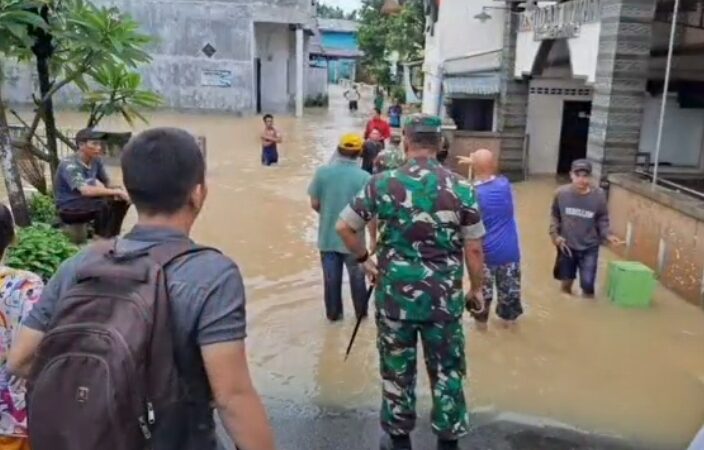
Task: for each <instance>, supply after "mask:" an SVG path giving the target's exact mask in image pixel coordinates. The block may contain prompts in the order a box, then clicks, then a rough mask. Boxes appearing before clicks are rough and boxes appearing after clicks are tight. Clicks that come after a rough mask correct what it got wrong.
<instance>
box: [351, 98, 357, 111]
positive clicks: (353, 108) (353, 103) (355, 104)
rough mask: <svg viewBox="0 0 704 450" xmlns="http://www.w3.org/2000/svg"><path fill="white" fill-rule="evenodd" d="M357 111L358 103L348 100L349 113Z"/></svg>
mask: <svg viewBox="0 0 704 450" xmlns="http://www.w3.org/2000/svg"><path fill="white" fill-rule="evenodd" d="M358 109H359V103H358V102H357V100H350V111H357V110H358Z"/></svg>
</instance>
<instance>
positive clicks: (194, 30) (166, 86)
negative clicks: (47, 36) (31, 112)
mask: <svg viewBox="0 0 704 450" xmlns="http://www.w3.org/2000/svg"><path fill="white" fill-rule="evenodd" d="M93 2H94V3H95V4H96V5H98V6H107V7H109V6H116V7H118V8H119V9H120V10H121V11H123V12H125V13H128V14H130V15H131V16H132V17H133V18H134V19H135V20H137V21H138V22H139V23H140V24H141V26H142V31H143V32H145V33H146V34H148V35H150V36H152V37H153V38H154V39H155V42H154V44H153V45H152V47H151V48H150V49H149V50H150V53H151V55H152V57H153V61H152V62H151V64H149V65H148V66H144V67H141V68H140V72H141V73H142V75H143V78H144V84H145V86H146V87H147V88H149V89H152V90H154V91H155V92H158V93H159V94H161V95H162V96H163V97H164V100H165V106H166V107H169V108H175V109H185V110H211V111H228V112H235V113H243V114H248V113H254V112H286V111H296V112H297V113H299V114H300V113H302V110H303V96H304V89H305V88H304V86H305V79H304V78H305V74H306V71H305V70H304V68H305V65H306V62H307V61H308V54H307V47H308V36H309V35H310V32H309V31H310V29H311V25H312V23H313V19H314V17H313V16H314V11H315V4H314V3H315V2H312V1H311V0H268V1H265V0H228V1H216V0H183V1H175V2H165V1H162V0H93ZM35 79H36V77H35V76H33V70H31V69H30V68H27V67H22V66H16V67H11V68H9V69H8V73H7V79H6V82H7V83H9V85H10V87H11V89H7V90H6V92H7V93H8V94H9V95H8V97H9V99H8V100H9V101H11V102H16V103H29V102H30V100H31V94H32V92H33V84H34V83H36V81H35ZM57 100H58V103H60V104H61V103H63V104H75V103H77V102H78V101H79V97H78V95H77V93H76V92H75V91H73V92H72V91H70V90H66V91H64V92H63V93H62V95H60V96H59V98H58V99H57Z"/></svg>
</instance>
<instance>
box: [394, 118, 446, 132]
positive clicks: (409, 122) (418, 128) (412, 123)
mask: <svg viewBox="0 0 704 450" xmlns="http://www.w3.org/2000/svg"><path fill="white" fill-rule="evenodd" d="M441 126H442V119H440V118H439V117H438V116H431V115H430V114H412V115H410V116H408V118H407V119H406V122H405V123H404V124H403V129H404V130H405V131H410V132H412V133H439V132H440V127H441Z"/></svg>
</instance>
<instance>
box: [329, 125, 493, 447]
mask: <svg viewBox="0 0 704 450" xmlns="http://www.w3.org/2000/svg"><path fill="white" fill-rule="evenodd" d="M440 125H441V120H440V118H439V117H435V116H429V115H422V114H418V115H413V116H410V117H409V118H408V119H407V120H406V122H405V126H404V148H405V151H406V156H407V162H406V163H405V164H404V165H403V166H401V167H399V168H398V169H396V170H389V171H386V172H382V173H380V174H378V175H374V176H373V177H372V179H371V181H370V182H369V183H368V184H367V186H366V187H365V188H364V190H363V191H362V192H360V193H359V194H358V195H357V197H356V198H355V199H354V200H353V201H352V202H351V203H350V205H348V206H347V207H346V208H345V209H344V210H343V212H342V213H341V214H340V220H339V221H338V223H337V231H338V233H339V234H340V237H341V238H342V240H343V242H344V243H345V245H346V246H347V248H348V249H349V250H350V252H351V253H352V254H353V255H354V256H355V257H356V258H357V261H358V262H360V263H361V264H363V265H364V269H365V271H366V272H367V274H369V276H370V277H371V278H372V279H374V280H375V282H376V297H375V299H376V310H377V316H376V323H377V329H378V334H377V347H378V350H379V359H380V362H379V364H380V369H381V377H382V407H381V426H382V428H383V429H384V431H385V432H386V433H387V437H388V439H386V438H385V439H384V440H383V441H382V444H381V448H382V449H399V450H400V449H404V450H407V449H410V448H411V439H410V433H411V431H412V430H413V428H414V427H415V422H416V404H415V400H416V396H415V386H416V378H417V377H416V375H417V373H416V371H417V369H416V360H417V344H418V338H419V336H420V340H421V343H422V345H423V350H424V355H425V359H426V368H427V371H428V376H429V378H430V383H431V392H432V398H433V409H432V416H431V420H432V427H433V431H434V432H435V433H436V434H437V436H438V449H442V450H445V449H456V448H458V439H459V438H460V437H462V436H464V435H465V434H466V433H467V432H468V427H469V414H468V412H467V405H466V403H465V396H464V388H463V384H464V378H465V376H466V373H467V372H466V362H465V339H464V330H463V328H462V314H463V311H464V309H465V307H467V308H469V307H470V306H471V309H474V310H475V312H477V313H481V312H483V310H484V301H483V297H482V284H483V279H482V276H483V269H484V257H483V252H482V241H481V240H482V237H483V236H484V225H483V224H482V221H481V218H480V215H479V210H478V206H477V202H476V198H475V196H474V190H473V188H472V186H471V184H470V183H469V182H468V181H466V180H464V179H462V178H461V177H459V176H458V175H456V174H454V173H452V172H450V171H449V170H447V169H445V168H444V167H442V166H441V165H440V164H439V163H438V161H437V160H436V159H435V156H436V153H437V151H438V149H439V147H440ZM374 219H376V220H378V224H379V225H378V226H379V232H378V234H379V240H378V244H377V256H378V265H377V263H375V262H374V261H373V260H372V259H371V258H370V254H369V252H367V250H366V247H365V245H364V240H363V239H362V234H363V233H364V228H365V226H366V224H367V223H369V222H370V221H372V220H374ZM463 256H464V261H463ZM463 263H466V264H467V267H468V268H469V276H470V280H471V283H472V284H471V293H470V294H469V295H467V296H465V295H464V294H463V291H462V279H463V274H464V264H463Z"/></svg>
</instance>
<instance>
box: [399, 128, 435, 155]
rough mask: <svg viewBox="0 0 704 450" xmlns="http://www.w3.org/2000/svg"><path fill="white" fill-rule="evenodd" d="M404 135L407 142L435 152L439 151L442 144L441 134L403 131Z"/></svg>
mask: <svg viewBox="0 0 704 450" xmlns="http://www.w3.org/2000/svg"><path fill="white" fill-rule="evenodd" d="M404 134H405V136H406V139H407V140H408V142H411V143H413V144H414V145H416V146H418V147H422V148H424V149H428V150H433V151H436V152H437V151H438V150H439V149H440V145H441V142H442V134H440V133H426V132H422V133H415V132H413V131H409V130H405V132H404Z"/></svg>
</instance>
